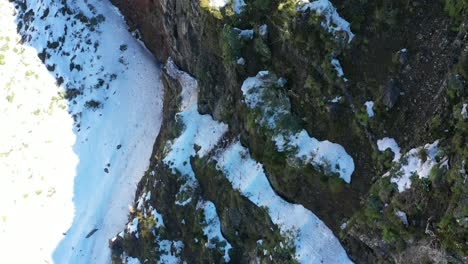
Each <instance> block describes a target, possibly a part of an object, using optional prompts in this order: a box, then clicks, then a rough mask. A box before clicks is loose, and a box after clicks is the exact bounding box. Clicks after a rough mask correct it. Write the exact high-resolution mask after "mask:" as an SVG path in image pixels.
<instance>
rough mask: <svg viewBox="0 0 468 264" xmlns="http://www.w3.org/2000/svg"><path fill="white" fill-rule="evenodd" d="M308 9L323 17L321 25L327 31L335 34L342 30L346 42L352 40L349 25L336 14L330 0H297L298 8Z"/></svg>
mask: <svg viewBox="0 0 468 264" xmlns="http://www.w3.org/2000/svg"><path fill="white" fill-rule="evenodd" d="M308 9H310V10H312V11H315V12H316V13H317V15H319V16H323V17H324V18H325V20H324V21H323V22H322V27H324V28H326V29H327V30H328V32H330V33H333V34H335V36H336V34H337V32H344V33H345V34H346V35H347V36H348V43H349V42H351V40H353V38H354V34H353V32H351V25H350V24H349V22H348V21H346V20H344V19H343V18H342V17H341V16H340V15H339V14H338V12H337V11H336V8H335V7H334V6H333V4H332V3H331V2H330V1H328V0H316V1H313V2H310V0H299V10H301V11H306V10H308Z"/></svg>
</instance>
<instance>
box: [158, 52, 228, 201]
mask: <svg viewBox="0 0 468 264" xmlns="http://www.w3.org/2000/svg"><path fill="white" fill-rule="evenodd" d="M166 70H167V72H168V74H169V75H170V76H171V77H172V78H174V79H176V80H178V81H179V83H180V84H181V86H182V92H181V99H182V101H181V106H180V109H179V110H180V112H179V113H177V115H176V118H178V119H179V120H180V121H181V122H182V123H183V124H184V129H183V131H182V133H181V135H180V136H179V137H177V138H176V139H174V140H173V141H172V142H169V143H168V144H167V146H166V149H165V151H167V154H166V156H165V158H164V159H163V162H164V163H165V164H166V165H168V166H169V168H170V169H172V172H173V173H176V172H179V173H180V174H182V176H184V177H186V183H185V184H184V185H182V188H181V190H180V191H179V192H180V193H182V192H190V190H191V189H193V188H195V187H196V186H197V185H198V183H197V180H196V178H195V173H194V172H193V169H192V165H191V164H190V157H195V155H198V156H199V157H204V156H205V155H206V154H208V153H209V152H210V151H211V150H212V149H213V148H214V147H215V146H216V144H217V143H218V142H219V140H220V139H221V138H222V136H223V135H224V133H226V131H227V129H228V127H227V125H226V124H223V123H219V122H217V121H215V120H213V118H212V117H211V116H210V115H200V114H199V113H198V109H197V101H198V84H197V81H196V80H195V79H194V78H193V77H191V76H190V75H188V74H187V73H185V72H183V71H180V70H179V69H178V68H177V66H175V65H174V63H173V61H172V60H168V62H167V65H166ZM195 145H197V146H199V147H200V149H199V150H198V151H197V152H196V151H195ZM190 201H191V198H190V197H189V198H188V199H187V200H185V201H177V202H178V203H177V204H178V205H181V206H184V205H186V204H188V203H189V202H190Z"/></svg>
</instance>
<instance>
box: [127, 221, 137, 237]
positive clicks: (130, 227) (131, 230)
mask: <svg viewBox="0 0 468 264" xmlns="http://www.w3.org/2000/svg"><path fill="white" fill-rule="evenodd" d="M127 231H128V232H129V233H130V234H133V233H135V232H137V231H138V218H136V217H135V218H133V220H132V221H131V222H130V223H128V224H127Z"/></svg>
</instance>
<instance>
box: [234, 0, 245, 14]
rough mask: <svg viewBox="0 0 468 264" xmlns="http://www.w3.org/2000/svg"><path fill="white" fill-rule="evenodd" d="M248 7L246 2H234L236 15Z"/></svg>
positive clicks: (237, 0)
mask: <svg viewBox="0 0 468 264" xmlns="http://www.w3.org/2000/svg"><path fill="white" fill-rule="evenodd" d="M245 6H246V4H245V2H244V0H233V2H232V8H233V9H234V13H236V14H240V13H241V12H242V10H243V9H244V7H245Z"/></svg>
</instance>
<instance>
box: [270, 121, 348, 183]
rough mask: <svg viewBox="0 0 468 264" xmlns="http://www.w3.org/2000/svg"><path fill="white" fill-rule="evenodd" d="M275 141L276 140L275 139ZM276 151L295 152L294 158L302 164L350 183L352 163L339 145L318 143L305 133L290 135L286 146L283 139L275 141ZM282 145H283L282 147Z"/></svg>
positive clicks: (328, 142)
mask: <svg viewBox="0 0 468 264" xmlns="http://www.w3.org/2000/svg"><path fill="white" fill-rule="evenodd" d="M275 139H278V138H277V137H276V138H275ZM275 142H276V146H277V149H278V151H282V150H284V149H286V150H295V151H296V154H295V155H296V157H297V158H299V159H300V160H302V161H303V162H304V163H311V164H313V165H315V166H322V167H324V168H325V169H326V170H330V171H332V172H334V173H338V174H339V175H340V178H342V179H343V180H344V181H345V182H347V183H350V182H351V174H352V173H353V171H354V161H353V159H352V158H351V156H349V155H348V153H346V150H345V149H344V148H343V147H342V146H341V145H339V144H335V143H332V142H330V141H328V140H324V141H318V140H317V139H316V138H313V137H310V136H309V134H308V133H307V131H305V130H302V131H301V132H299V133H297V134H295V135H290V136H289V138H288V139H287V142H288V143H287V145H286V146H285V145H284V143H283V142H284V139H280V140H279V141H275ZM282 144H283V145H282Z"/></svg>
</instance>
